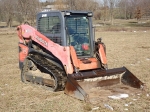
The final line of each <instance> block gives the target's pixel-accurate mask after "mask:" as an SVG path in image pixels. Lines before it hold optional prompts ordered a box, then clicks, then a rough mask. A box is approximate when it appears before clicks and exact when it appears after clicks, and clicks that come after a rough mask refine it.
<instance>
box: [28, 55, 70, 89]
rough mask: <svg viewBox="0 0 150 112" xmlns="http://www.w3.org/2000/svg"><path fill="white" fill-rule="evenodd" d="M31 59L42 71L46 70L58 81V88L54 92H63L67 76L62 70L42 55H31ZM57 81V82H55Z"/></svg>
mask: <svg viewBox="0 0 150 112" xmlns="http://www.w3.org/2000/svg"><path fill="white" fill-rule="evenodd" d="M29 59H31V60H32V61H33V62H34V63H36V64H38V65H39V66H40V67H42V69H46V70H47V71H48V72H49V74H50V75H51V76H53V75H54V76H55V77H56V79H57V85H56V86H57V87H56V88H55V90H54V91H62V90H64V88H65V83H66V81H67V76H66V74H65V72H64V70H62V69H61V68H59V67H57V66H56V65H55V64H54V63H52V62H50V61H48V60H47V59H46V58H45V57H42V56H41V55H30V56H29ZM55 81H56V80H55Z"/></svg>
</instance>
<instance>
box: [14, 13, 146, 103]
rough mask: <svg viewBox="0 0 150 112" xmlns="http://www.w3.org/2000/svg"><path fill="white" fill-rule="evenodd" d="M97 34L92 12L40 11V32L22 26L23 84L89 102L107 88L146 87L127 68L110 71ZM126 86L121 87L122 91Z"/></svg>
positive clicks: (20, 47) (27, 26) (38, 26)
mask: <svg viewBox="0 0 150 112" xmlns="http://www.w3.org/2000/svg"><path fill="white" fill-rule="evenodd" d="M93 31H94V29H93V26H92V13H91V12H82V11H49V12H40V13H39V14H38V15H37V30H36V29H35V28H33V27H31V26H30V25H27V24H23V25H20V26H18V27H17V32H18V37H19V66H20V69H21V80H22V82H25V83H27V82H32V83H36V84H40V85H43V86H46V87H48V88H50V89H51V90H52V91H62V90H64V92H65V93H66V94H67V95H70V96H72V97H75V98H77V99H80V100H85V101H90V100H91V99H92V98H98V97H100V96H101V95H102V94H105V93H101V92H100V90H101V89H102V88H103V87H105V86H107V87H111V85H124V86H126V88H127V87H133V88H143V86H144V84H143V83H142V82H141V81H140V80H139V79H138V78H137V77H136V76H134V75H133V74H132V73H131V72H130V71H129V70H128V69H127V68H125V67H121V68H114V69H108V68H107V59H106V48H105V44H104V43H103V42H102V41H101V39H100V38H99V39H98V40H97V41H96V42H95V41H94V40H95V39H94V32H93ZM124 86H123V87H120V86H118V87H120V91H121V88H122V89H123V88H125V87H124ZM116 87H117V86H116ZM116 87H115V86H112V89H113V88H116Z"/></svg>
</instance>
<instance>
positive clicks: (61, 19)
mask: <svg viewBox="0 0 150 112" xmlns="http://www.w3.org/2000/svg"><path fill="white" fill-rule="evenodd" d="M91 17H92V13H91V12H82V11H49V12H40V13H39V14H38V15H37V30H38V31H40V32H41V33H42V34H44V35H45V36H46V37H48V38H50V39H51V40H52V41H54V42H55V43H58V44H60V45H62V46H73V47H74V48H75V50H76V53H77V56H78V57H91V56H92V55H93V40H94V37H93V29H92V18H91Z"/></svg>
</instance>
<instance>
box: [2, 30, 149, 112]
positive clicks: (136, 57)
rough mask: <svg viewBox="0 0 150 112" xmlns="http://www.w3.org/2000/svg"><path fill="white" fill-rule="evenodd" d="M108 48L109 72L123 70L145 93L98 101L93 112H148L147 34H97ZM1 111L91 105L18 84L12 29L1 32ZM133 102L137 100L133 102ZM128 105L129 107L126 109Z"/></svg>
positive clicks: (57, 110) (75, 110)
mask: <svg viewBox="0 0 150 112" xmlns="http://www.w3.org/2000/svg"><path fill="white" fill-rule="evenodd" d="M96 37H97V38H98V37H103V42H104V43H105V44H106V46H107V58H108V65H109V68H114V67H120V66H126V67H127V68H129V69H130V70H131V71H132V72H133V73H134V74H135V75H136V76H137V77H138V78H139V79H140V80H142V81H143V82H144V83H146V85H147V89H146V92H143V93H141V94H139V95H132V96H130V97H129V98H127V99H122V100H111V99H108V100H107V102H106V101H101V103H100V104H99V105H96V106H98V107H99V109H98V110H95V111H94V112H106V111H111V110H109V109H108V108H106V107H105V106H104V104H108V105H110V106H112V107H113V109H114V111H115V112H124V111H125V109H126V108H127V109H128V112H150V96H148V95H150V82H149V80H150V30H148V31H147V32H144V31H142V30H140V31H137V32H130V31H126V32H120V31H118V32H96ZM0 75H1V81H0V111H1V112H6V111H7V112H9V111H11V112H13V111H14V112H17V111H18V112H21V111H23V112H24V111H25V112H29V111H31V112H32V111H34V112H35V111H39V112H43V111H44V112H67V111H69V112H83V111H84V112H86V111H91V109H92V108H93V107H94V106H93V105H90V104H86V103H84V102H82V101H79V100H76V99H74V98H71V97H69V96H67V95H65V94H64V93H63V92H56V93H53V92H50V91H49V90H47V89H44V88H43V87H41V86H37V85H30V84H24V83H22V82H21V81H20V70H19V68H18V37H17V35H16V32H15V29H11V30H8V29H5V30H4V29H0ZM134 99H136V100H134ZM125 104H128V106H125Z"/></svg>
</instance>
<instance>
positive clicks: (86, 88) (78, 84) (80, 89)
mask: <svg viewBox="0 0 150 112" xmlns="http://www.w3.org/2000/svg"><path fill="white" fill-rule="evenodd" d="M106 87H107V88H106ZM143 87H144V83H142V82H141V81H140V80H139V79H138V78H137V77H136V76H134V75H133V74H132V73H131V72H130V71H129V70H128V69H127V68H125V67H121V68H115V69H108V70H91V71H83V72H79V73H74V74H70V75H68V79H67V83H66V86H65V93H66V94H68V95H70V96H72V97H75V98H77V99H80V100H85V101H88V102H89V101H92V100H91V99H92V98H93V99H94V98H95V99H97V98H98V97H99V98H101V97H102V96H103V95H104V94H105V95H106V96H107V95H111V94H112V93H117V92H118V93H121V92H128V93H131V92H133V89H136V90H138V88H139V89H140V88H141V89H142V88H143ZM103 89H104V90H105V92H104V91H103ZM106 89H108V90H109V91H107V90H106Z"/></svg>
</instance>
